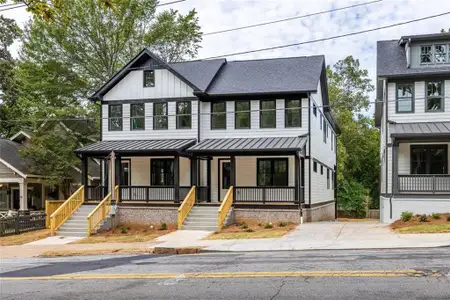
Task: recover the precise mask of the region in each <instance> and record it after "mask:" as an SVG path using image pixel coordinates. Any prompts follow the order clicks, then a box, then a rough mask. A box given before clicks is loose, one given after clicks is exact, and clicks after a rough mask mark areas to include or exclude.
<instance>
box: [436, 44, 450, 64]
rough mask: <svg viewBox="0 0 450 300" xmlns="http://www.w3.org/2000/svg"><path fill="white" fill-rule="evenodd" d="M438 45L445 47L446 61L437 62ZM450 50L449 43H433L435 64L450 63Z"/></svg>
mask: <svg viewBox="0 0 450 300" xmlns="http://www.w3.org/2000/svg"><path fill="white" fill-rule="evenodd" d="M436 46H444V48H445V50H444V51H445V55H444V59H445V61H444V62H437V61H436ZM448 50H449V45H448V44H445V43H442V44H439V43H437V44H433V60H434V64H435V65H444V64H448V63H449V61H448Z"/></svg>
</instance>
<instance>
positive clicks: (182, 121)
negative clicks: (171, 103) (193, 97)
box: [177, 101, 192, 129]
mask: <svg viewBox="0 0 450 300" xmlns="http://www.w3.org/2000/svg"><path fill="white" fill-rule="evenodd" d="M191 128H192V106H191V102H190V101H182V102H177V129H191Z"/></svg>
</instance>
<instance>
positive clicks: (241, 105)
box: [234, 101, 250, 129]
mask: <svg viewBox="0 0 450 300" xmlns="http://www.w3.org/2000/svg"><path fill="white" fill-rule="evenodd" d="M235 111H236V113H235V121H234V124H235V128H236V129H246V128H250V101H236V102H235Z"/></svg>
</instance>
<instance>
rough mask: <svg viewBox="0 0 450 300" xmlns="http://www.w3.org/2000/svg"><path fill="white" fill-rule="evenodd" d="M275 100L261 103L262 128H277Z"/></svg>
mask: <svg viewBox="0 0 450 300" xmlns="http://www.w3.org/2000/svg"><path fill="white" fill-rule="evenodd" d="M275 109H276V102H275V100H266V101H261V112H260V118H261V128H275V127H276V126H277V125H276V123H277V116H276V110H275Z"/></svg>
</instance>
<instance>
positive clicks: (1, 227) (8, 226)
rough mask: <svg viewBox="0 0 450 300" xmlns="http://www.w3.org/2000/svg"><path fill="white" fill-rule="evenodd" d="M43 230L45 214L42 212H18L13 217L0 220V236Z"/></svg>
mask: <svg viewBox="0 0 450 300" xmlns="http://www.w3.org/2000/svg"><path fill="white" fill-rule="evenodd" d="M44 228H45V212H43V211H19V212H18V213H16V214H15V215H13V216H9V217H6V218H2V219H0V236H5V235H12V234H19V233H23V232H27V231H33V230H39V229H44Z"/></svg>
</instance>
